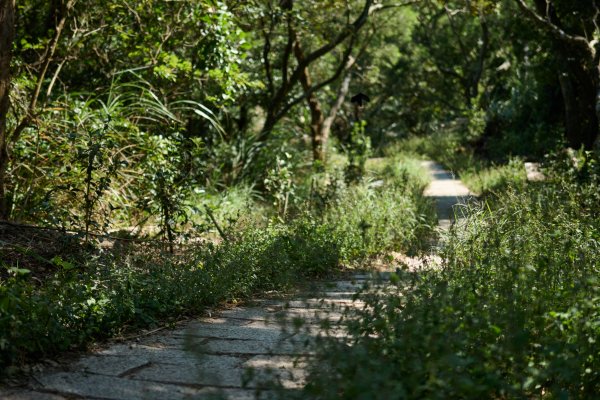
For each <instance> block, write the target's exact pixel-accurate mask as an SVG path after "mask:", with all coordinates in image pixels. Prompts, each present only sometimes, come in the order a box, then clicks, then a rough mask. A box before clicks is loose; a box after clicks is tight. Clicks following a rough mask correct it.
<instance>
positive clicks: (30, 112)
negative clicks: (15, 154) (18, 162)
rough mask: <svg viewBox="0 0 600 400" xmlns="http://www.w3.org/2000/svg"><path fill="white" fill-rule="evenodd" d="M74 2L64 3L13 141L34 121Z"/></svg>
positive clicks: (72, 0)
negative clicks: (42, 91)
mask: <svg viewBox="0 0 600 400" xmlns="http://www.w3.org/2000/svg"><path fill="white" fill-rule="evenodd" d="M73 4H75V0H68V1H67V3H66V4H65V5H64V11H63V13H62V16H61V18H60V20H59V21H58V24H56V30H55V32H54V36H53V37H52V39H51V40H50V42H49V43H48V46H47V47H46V52H45V54H44V59H43V60H42V65H43V66H42V69H41V71H40V73H39V75H38V79H37V84H36V86H35V90H34V92H33V95H32V97H31V101H30V103H29V107H28V108H27V113H26V115H25V117H23V119H22V120H21V122H20V123H19V125H17V127H16V128H15V130H14V131H13V133H12V134H11V135H10V138H9V139H10V141H11V142H13V143H14V142H16V141H17V140H19V137H20V135H21V132H23V130H24V129H25V128H27V127H28V126H29V124H31V121H33V119H34V117H35V109H36V107H37V102H38V99H39V97H40V92H41V90H42V85H43V84H44V78H45V77H46V73H47V72H48V67H49V66H50V63H51V62H52V61H53V57H54V53H55V52H56V48H57V47H58V41H59V39H60V36H61V35H62V32H63V29H64V27H65V23H66V21H67V17H68V13H69V11H70V10H71V8H73Z"/></svg>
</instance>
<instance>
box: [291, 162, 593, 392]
mask: <svg viewBox="0 0 600 400" xmlns="http://www.w3.org/2000/svg"><path fill="white" fill-rule="evenodd" d="M589 163H590V164H593V162H591V161H590V162H589ZM561 165H565V164H564V162H563V163H562V164H561ZM559 169H563V167H561V168H559ZM559 169H557V168H553V169H552V171H555V172H554V173H553V174H551V175H552V178H551V180H549V181H546V182H544V183H543V184H540V185H536V186H528V187H527V188H526V189H523V188H520V189H519V190H514V189H513V190H508V191H506V192H504V193H503V194H501V195H499V196H498V197H497V198H496V200H495V201H494V202H492V203H490V204H487V205H485V204H484V205H477V206H473V207H472V208H471V209H470V212H469V213H470V216H469V217H468V218H467V219H466V220H463V221H461V223H459V224H457V225H456V226H455V228H454V230H453V231H452V234H451V236H450V239H449V241H448V242H447V243H446V246H445V248H444V250H443V254H442V257H443V259H444V261H443V264H442V266H441V268H438V267H433V268H431V269H425V270H421V271H418V272H414V273H406V272H402V271H399V272H398V273H396V274H393V277H392V278H393V279H392V280H391V281H392V282H393V284H390V285H389V286H388V289H386V291H385V292H384V293H381V292H380V293H375V294H373V293H372V292H371V294H369V293H368V292H365V293H364V294H363V295H361V296H360V297H359V298H361V299H363V300H365V301H366V302H367V306H366V307H365V308H364V309H363V310H361V311H358V316H357V317H356V318H352V319H351V320H350V322H349V330H350V338H349V340H347V341H346V340H344V341H340V340H336V339H333V338H331V339H328V340H326V341H324V342H323V343H322V345H321V347H319V348H318V349H319V351H318V352H317V354H318V355H319V356H318V357H317V360H315V364H314V369H313V370H312V373H311V375H310V377H309V385H308V386H307V388H306V389H305V392H304V394H303V396H305V397H318V398H405V399H412V398H414V399H444V398H538V397H549V398H567V397H568V398H581V399H587V398H591V397H594V395H595V393H598V391H599V390H600V386H599V382H600V379H599V378H600V376H599V375H598V371H600V364H599V363H600V359H599V358H598V351H597V343H596V342H597V340H598V338H599V337H600V291H599V290H598V288H599V287H600V286H599V285H598V279H600V276H599V271H598V267H597V260H598V259H600V225H599V221H600V219H599V218H598V217H599V215H598V210H600V197H599V195H598V193H600V190H599V189H600V186H599V185H600V182H599V181H598V175H587V178H586V179H584V180H582V179H581V178H578V176H581V175H580V174H579V173H577V172H575V173H573V174H572V175H570V174H567V173H563V172H557V170H559ZM568 170H571V171H577V168H573V167H568Z"/></svg>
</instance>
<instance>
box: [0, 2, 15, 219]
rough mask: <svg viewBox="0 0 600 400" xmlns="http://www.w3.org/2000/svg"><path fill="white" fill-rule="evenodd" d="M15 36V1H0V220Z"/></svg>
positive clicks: (5, 209) (4, 212)
mask: <svg viewBox="0 0 600 400" xmlns="http://www.w3.org/2000/svg"><path fill="white" fill-rule="evenodd" d="M14 36H15V0H0V218H2V219H8V217H9V212H10V206H9V204H8V203H9V202H8V199H7V195H6V186H7V182H6V172H7V168H8V137H7V136H8V130H7V114H8V111H9V109H10V62H11V59H12V43H13V40H14Z"/></svg>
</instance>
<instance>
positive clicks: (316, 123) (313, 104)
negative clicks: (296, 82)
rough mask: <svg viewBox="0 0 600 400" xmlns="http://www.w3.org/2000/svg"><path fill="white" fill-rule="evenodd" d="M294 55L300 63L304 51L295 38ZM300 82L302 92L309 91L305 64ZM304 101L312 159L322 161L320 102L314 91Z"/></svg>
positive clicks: (322, 142)
mask: <svg viewBox="0 0 600 400" xmlns="http://www.w3.org/2000/svg"><path fill="white" fill-rule="evenodd" d="M294 55H295V56H296V59H297V60H298V64H302V63H303V62H304V52H303V51H302V47H301V46H300V42H299V41H298V40H296V43H294ZM300 84H301V85H302V89H304V92H305V93H309V91H310V89H311V88H312V80H311V78H310V72H309V71H308V66H306V67H305V68H304V69H303V70H302V73H301V74H300ZM306 101H307V103H308V108H309V109H310V134H311V140H312V151H313V160H314V161H323V162H324V161H325V149H324V140H323V136H322V129H321V128H322V126H323V121H324V120H325V116H324V115H323V108H322V107H321V103H320V102H319V99H317V96H316V95H315V93H314V92H312V93H310V94H308V96H307V97H306Z"/></svg>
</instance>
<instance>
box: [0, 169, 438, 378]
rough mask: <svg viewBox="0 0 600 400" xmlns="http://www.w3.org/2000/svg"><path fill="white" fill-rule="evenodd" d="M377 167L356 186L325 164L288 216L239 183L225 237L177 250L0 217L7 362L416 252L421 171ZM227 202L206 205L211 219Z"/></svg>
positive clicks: (421, 223) (420, 238) (231, 195)
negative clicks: (390, 254) (0, 221)
mask: <svg viewBox="0 0 600 400" xmlns="http://www.w3.org/2000/svg"><path fill="white" fill-rule="evenodd" d="M379 166H380V169H381V171H380V172H379V173H377V174H375V173H373V175H372V174H371V173H369V174H367V175H366V176H365V177H364V178H363V179H362V180H361V181H360V182H357V183H355V184H352V185H347V184H346V183H345V182H344V180H343V170H339V171H333V172H332V173H331V174H329V173H323V174H322V177H323V180H322V181H319V182H316V181H315V180H314V179H313V180H312V181H310V183H311V184H312V190H313V192H312V194H311V196H312V197H310V198H304V199H299V198H296V197H295V196H290V197H289V198H288V200H289V202H290V204H293V206H292V205H290V206H289V208H290V209H289V211H288V213H289V214H293V216H292V217H287V218H285V219H284V218H283V216H282V215H280V214H279V212H278V211H280V210H279V209H278V208H277V207H272V206H269V205H267V204H264V202H262V201H261V200H260V199H252V197H251V196H248V191H247V190H245V189H243V188H242V189H233V190H231V191H230V192H228V194H227V195H225V196H224V197H223V198H221V200H220V201H221V202H222V203H227V204H228V207H231V208H229V213H230V217H232V216H235V215H237V214H236V213H244V214H245V215H248V216H249V217H248V218H245V217H240V216H237V217H236V218H238V219H237V220H236V221H232V222H231V223H230V224H228V225H226V226H225V225H224V226H223V227H222V228H220V229H221V232H222V235H223V237H218V236H215V235H214V234H209V235H208V236H206V237H202V236H196V237H194V240H189V241H187V242H182V243H180V244H178V245H176V246H175V248H174V250H173V252H170V251H169V247H170V245H169V243H168V242H167V243H165V242H161V241H137V240H132V239H131V238H123V239H119V238H112V237H110V238H107V237H103V236H101V237H100V239H101V240H103V242H102V243H100V241H98V240H97V239H96V238H95V239H94V240H89V241H87V242H86V241H83V237H82V236H81V235H83V234H82V233H81V234H79V235H77V234H65V233H61V232H56V231H44V230H40V229H38V228H33V227H26V226H10V225H6V226H4V227H3V232H4V233H5V234H6V235H5V236H4V235H3V238H6V239H7V242H6V243H5V244H4V250H3V251H4V257H5V261H4V269H3V271H2V273H1V278H0V279H1V286H0V300H1V301H0V365H2V367H3V371H4V372H9V371H10V369H9V368H8V367H9V366H11V365H18V364H19V363H20V362H23V361H27V360H29V359H32V358H33V357H36V358H38V359H39V358H40V357H47V356H50V355H52V354H55V353H56V352H58V351H64V350H69V349H79V348H82V347H84V346H85V345H86V344H88V343H90V342H91V341H93V340H98V339H103V338H108V337H111V336H118V335H122V334H123V333H124V332H132V331H134V330H136V329H141V328H149V327H150V328H151V327H156V326H159V325H164V324H168V323H170V322H174V321H176V320H178V319H180V318H181V317H184V316H191V315H200V314H201V313H202V312H203V310H205V309H206V308H207V307H215V306H217V307H218V306H221V305H223V304H224V303H226V302H229V303H231V302H239V301H243V300H244V299H247V298H248V297H250V296H256V295H260V294H265V293H267V292H268V293H271V294H273V293H284V292H285V291H287V290H290V289H292V288H293V287H294V286H295V285H297V284H298V283H299V282H302V280H304V279H315V278H319V277H323V276H327V275H331V274H334V273H336V272H337V271H339V270H340V268H341V267H342V266H345V267H354V266H358V265H359V263H360V262H362V261H367V260H368V258H369V257H371V256H376V255H379V254H382V253H384V252H386V251H392V250H394V251H409V250H411V251H413V252H414V251H418V250H419V249H420V248H423V244H424V241H425V240H426V238H427V236H428V234H429V231H430V229H431V227H432V226H433V224H434V216H433V215H432V210H431V208H430V204H429V203H428V202H427V201H426V200H424V199H423V197H422V196H421V192H422V190H423V188H424V184H426V181H424V180H423V178H422V177H423V176H425V175H426V174H425V173H424V172H423V171H421V170H420V169H419V167H418V164H415V162H413V161H411V160H406V161H402V160H400V159H394V160H389V159H384V160H380V162H379ZM340 176H341V177H342V178H339V177H340ZM375 180H377V182H379V183H380V184H377V185H374V182H375ZM300 186H301V184H300V183H299V186H298V191H299V192H302V190H300V189H301V187H300ZM275 203H277V201H275ZM236 205H237V206H236ZM257 208H258V209H261V210H263V213H262V214H258V213H257V212H256V209H257ZM224 209H226V207H225V206H223V207H221V208H220V210H221V213H216V212H215V213H214V214H211V215H212V216H213V217H214V218H215V221H216V218H217V217H223V214H222V213H223V212H224V211H223V210H224ZM31 234H36V235H37V241H38V242H39V243H38V244H37V245H31V244H30V245H29V248H26V246H27V244H26V242H27V240H28V239H26V240H23V239H22V238H21V240H18V237H15V236H21V237H23V236H24V237H26V238H28V237H29V235H31ZM10 235H13V240H9V238H10ZM44 246H46V247H47V246H52V247H53V249H48V248H44ZM11 260H12V262H11ZM15 363H16V364H15Z"/></svg>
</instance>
